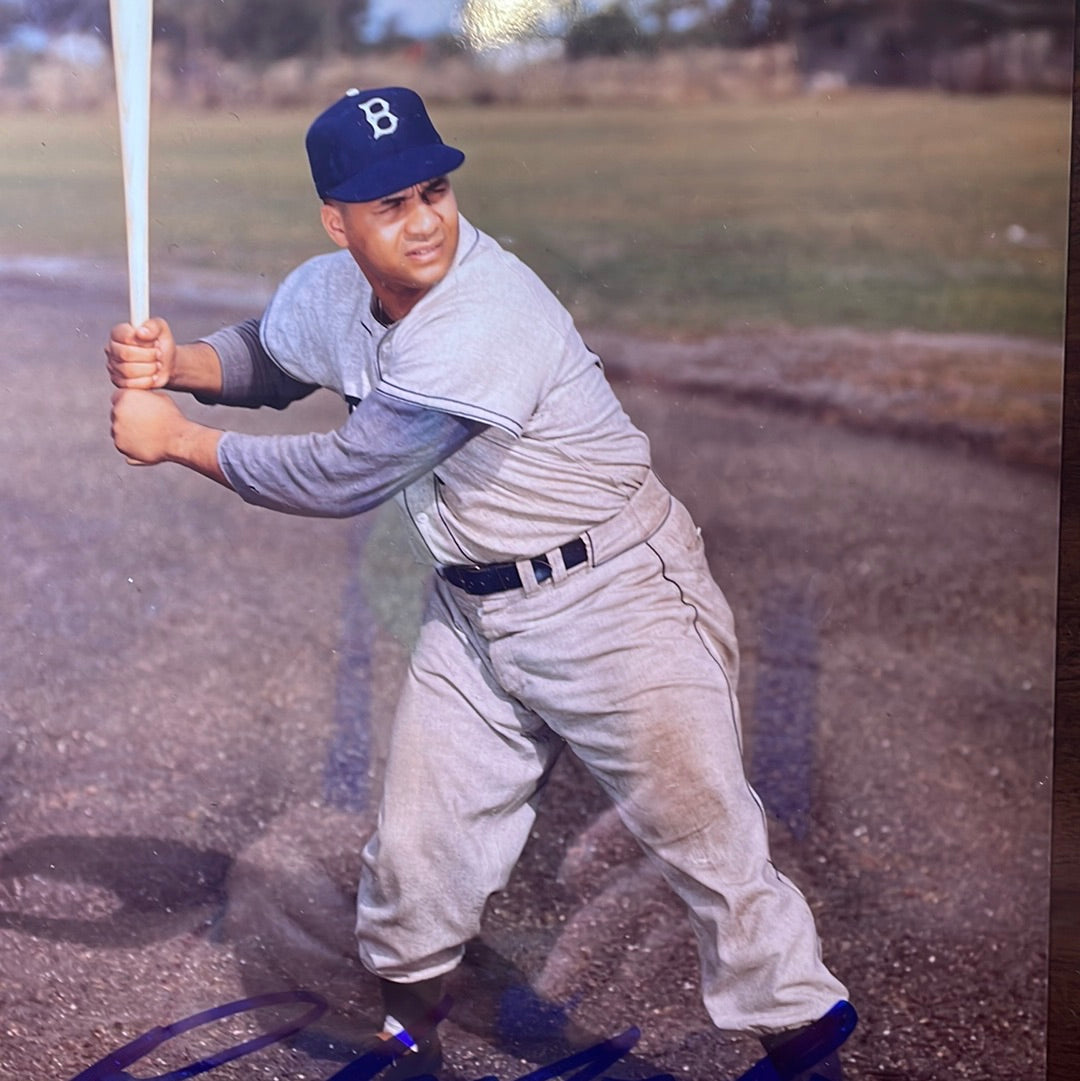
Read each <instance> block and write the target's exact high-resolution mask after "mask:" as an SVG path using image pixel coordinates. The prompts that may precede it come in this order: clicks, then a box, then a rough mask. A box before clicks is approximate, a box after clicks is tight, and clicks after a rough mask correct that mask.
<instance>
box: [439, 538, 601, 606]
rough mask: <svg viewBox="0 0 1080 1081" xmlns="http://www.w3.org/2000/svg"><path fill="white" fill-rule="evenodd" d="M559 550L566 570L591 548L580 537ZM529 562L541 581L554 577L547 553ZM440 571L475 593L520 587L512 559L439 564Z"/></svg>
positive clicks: (518, 576)
mask: <svg viewBox="0 0 1080 1081" xmlns="http://www.w3.org/2000/svg"><path fill="white" fill-rule="evenodd" d="M559 551H560V552H562V557H563V566H565V567H566V569H567V570H569V569H570V568H571V567H576V566H577V565H578V564H579V563H584V562H585V560H586V559H588V558H589V550H588V549H587V548H586V547H585V541H584V540H582V539H581V537H577V538H576V539H574V540H572V541H567V542H566V544H564V545H562V547H560V548H559ZM529 562H530V563H531V564H532V565H533V573H534V574H535V575H536V580H537V581H538V582H546V581H547V580H548V579H549V578H550V577H551V564H550V563H549V562H548V560H547V556H534V557H533V558H532V559H530V560H529ZM439 574H440V575H441V576H442V577H443V578H445V579H446V581H448V582H449V583H450V584H451V585H452V586H457V587H458V589H463V590H465V592H466V593H471V594H472V595H473V596H474V597H483V596H486V595H487V594H488V593H502V592H503V591H504V590H507V589H521V575H520V574H518V569H517V566H516V565H515V564H513V563H489V564H487V565H486V566H482V567H468V566H459V565H454V566H449V567H440V568H439Z"/></svg>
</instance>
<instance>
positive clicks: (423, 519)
mask: <svg viewBox="0 0 1080 1081" xmlns="http://www.w3.org/2000/svg"><path fill="white" fill-rule="evenodd" d="M416 524H417V525H427V524H428V516H427V515H426V514H423V513H421V514H418V515H417V516H416Z"/></svg>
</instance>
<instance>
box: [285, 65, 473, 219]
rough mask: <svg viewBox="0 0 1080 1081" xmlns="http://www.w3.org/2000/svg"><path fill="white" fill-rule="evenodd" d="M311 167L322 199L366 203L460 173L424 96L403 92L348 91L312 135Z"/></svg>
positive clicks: (459, 157)
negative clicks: (430, 115)
mask: <svg viewBox="0 0 1080 1081" xmlns="http://www.w3.org/2000/svg"><path fill="white" fill-rule="evenodd" d="M306 145H307V154H308V162H309V164H310V165H311V176H312V179H313V180H314V181H315V190H316V191H317V192H318V193H319V196H320V198H323V199H340V200H341V201H342V202H344V203H366V202H369V201H370V200H372V199H381V198H382V197H383V196H384V195H391V194H393V193H394V192H396V191H403V190H404V189H405V188H411V187H412V186H413V184H420V183H422V182H423V181H425V180H432V179H434V178H435V177H437V176H444V175H445V174H446V173H449V172H451V171H452V170H454V169H456V168H457V167H458V166H459V165H460V164H461V163H462V162H463V161H464V160H465V155H464V154H463V153H462V152H461V151H460V150H456V149H455V148H454V147H452V146H447V145H446V144H445V143H444V142H443V141H442V139H440V138H439V133H438V132H437V131H436V130H435V126H434V125H433V124H432V123H431V119H430V118H429V117H428V114H427V109H425V108H424V103H423V101H421V99H420V95H419V94H417V93H416V92H415V91H413V90H407V89H406V88H405V87H403V86H387V87H383V88H382V89H379V90H356V89H355V88H354V89H352V90H347V91H346V92H345V95H344V97H342V98H341V99H340V100H338V101H336V102H334V104H333V105H331V106H330V108H329V109H327V110H326V111H325V112H323V113H321V114H320V115H319V116H318V117H316V119H315V122H314V123H313V124H312V125H311V127H310V128H309V129H308V133H307V139H306Z"/></svg>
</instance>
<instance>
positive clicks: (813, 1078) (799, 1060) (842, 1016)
mask: <svg viewBox="0 0 1080 1081" xmlns="http://www.w3.org/2000/svg"><path fill="white" fill-rule="evenodd" d="M857 1022H858V1017H857V1015H856V1013H855V1008H854V1007H853V1006H852V1005H851V1003H850V1002H838V1003H837V1004H836V1005H835V1006H834V1007H833V1008H832V1009H831V1010H830V1011H829V1012H828V1013H827V1014H825V1016H824V1017H820V1018H818V1020H817V1021H813V1022H811V1023H810V1024H809V1025H803V1027H802V1028H796V1029H791V1030H790V1031H788V1032H778V1033H776V1034H774V1035H769V1036H762V1037H761V1046H762V1047H764V1048H765V1052H766V1054H767V1055H768V1056H769V1062H770V1063H771V1064H772V1066H773V1069H774V1070H776V1073H777V1076H778V1077H779V1078H780V1081H844V1068H843V1066H842V1065H841V1064H840V1056H839V1054H838V1053H837V1048H838V1047H839V1046H840V1045H841V1044H842V1043H843V1042H844V1041H845V1040H846V1039H847V1038H848V1036H850V1035H851V1033H852V1031H853V1030H854V1028H855V1025H856V1023H857Z"/></svg>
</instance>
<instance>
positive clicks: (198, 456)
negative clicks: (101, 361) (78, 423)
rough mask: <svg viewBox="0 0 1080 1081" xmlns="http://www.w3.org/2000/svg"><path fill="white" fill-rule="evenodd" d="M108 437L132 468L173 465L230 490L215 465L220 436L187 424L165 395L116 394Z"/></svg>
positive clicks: (135, 392)
mask: <svg viewBox="0 0 1080 1081" xmlns="http://www.w3.org/2000/svg"><path fill="white" fill-rule="evenodd" d="M112 437H113V442H114V443H115V444H116V449H117V450H118V451H120V453H121V454H123V455H124V456H125V457H126V458H127V460H128V461H129V462H130V463H131V464H132V465H157V464H158V463H159V462H177V463H179V464H180V465H186V466H187V467H188V468H189V469H194V470H195V471H196V472H198V473H202V474H203V476H206V477H209V478H210V479H211V480H216V481H217V482H218V484H223V485H224V486H225V487H226V488H231V487H232V485H230V484H229V481H228V479H227V478H226V476H225V474H224V473H223V472H222V469H221V466H220V465H219V464H218V456H217V446H218V440H220V438H221V432H219V431H217V429H215V428H207V427H206V426H205V425H202V424H196V423H195V421H193V420H188V418H187V417H185V416H184V414H183V413H181V412H180V410H179V409H178V408H177V407H176V403H175V402H174V401H173V400H172V398H170V397H169V396H168V395H167V394H162V393H160V392H158V391H146V390H117V391H114V392H113V396H112Z"/></svg>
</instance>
